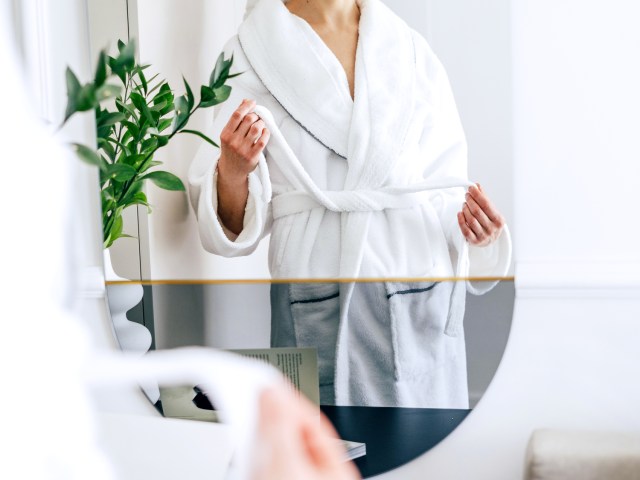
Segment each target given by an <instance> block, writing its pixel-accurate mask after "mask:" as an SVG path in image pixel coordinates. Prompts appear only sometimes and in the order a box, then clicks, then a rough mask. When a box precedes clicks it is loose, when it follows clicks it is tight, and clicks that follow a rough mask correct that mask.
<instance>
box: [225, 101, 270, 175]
mask: <svg viewBox="0 0 640 480" xmlns="http://www.w3.org/2000/svg"><path fill="white" fill-rule="evenodd" d="M255 106H256V102H255V101H254V100H248V99H245V100H243V101H242V103H241V104H240V106H239V107H238V108H237V109H236V110H235V111H234V112H233V114H232V115H231V118H229V121H228V122H227V124H226V126H225V127H224V128H223V129H222V132H221V134H220V144H221V145H220V159H219V160H218V180H219V181H224V183H226V184H227V185H236V186H239V185H244V184H246V182H247V176H248V175H249V174H250V173H251V172H253V170H255V168H256V166H257V165H258V160H259V159H260V153H262V151H263V150H264V147H265V146H266V145H267V142H268V141H269V136H270V132H269V130H268V129H267V128H266V127H265V124H264V121H263V120H262V119H261V118H260V117H259V116H258V115H256V114H255V113H253V112H252V110H253V108H255Z"/></svg>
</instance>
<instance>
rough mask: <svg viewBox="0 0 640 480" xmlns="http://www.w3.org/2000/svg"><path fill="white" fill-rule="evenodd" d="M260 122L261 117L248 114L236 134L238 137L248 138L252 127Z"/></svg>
mask: <svg viewBox="0 0 640 480" xmlns="http://www.w3.org/2000/svg"><path fill="white" fill-rule="evenodd" d="M258 120H260V117H259V116H258V115H257V114H255V113H253V112H249V113H247V114H246V115H245V116H244V118H243V119H242V122H240V125H238V129H237V130H236V132H235V133H236V135H239V136H240V137H246V136H247V133H249V129H250V128H251V126H252V125H253V124H254V123H256V122H257V121H258Z"/></svg>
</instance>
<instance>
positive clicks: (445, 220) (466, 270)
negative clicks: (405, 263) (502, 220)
mask: <svg viewBox="0 0 640 480" xmlns="http://www.w3.org/2000/svg"><path fill="white" fill-rule="evenodd" d="M414 38H415V42H416V52H417V58H416V62H417V67H418V81H419V88H420V89H421V95H422V101H423V102H424V103H425V104H426V110H427V114H426V120H425V125H424V129H423V132H422V136H421V140H420V144H421V152H423V155H422V158H423V159H424V161H425V169H424V178H425V179H427V180H429V179H438V178H441V179H445V178H446V179H451V178H456V179H460V180H463V181H466V180H468V172H467V142H466V137H465V134H464V130H463V128H462V123H461V121H460V117H459V115H458V109H457V107H456V103H455V99H454V96H453V92H452V89H451V85H450V83H449V79H448V76H447V73H446V71H445V69H444V66H443V65H442V63H441V62H440V60H439V59H438V58H437V56H436V55H435V54H434V53H433V51H432V50H431V48H430V47H429V45H428V44H427V42H426V41H425V40H424V38H422V36H421V35H419V34H417V33H416V32H414ZM465 193H466V189H465V188H452V189H446V190H441V191H438V192H437V193H435V194H434V196H433V198H432V204H433V205H434V207H435V208H436V210H437V212H438V216H439V218H440V222H441V225H442V228H443V231H444V233H445V236H446V238H447V242H448V244H449V250H450V252H451V260H452V264H453V265H454V266H456V265H462V268H457V269H456V271H457V275H460V274H461V275H462V276H464V277H502V276H505V275H506V274H507V272H508V270H509V266H510V263H511V238H510V234H509V230H508V228H507V227H506V226H505V228H504V229H503V231H502V233H501V235H500V237H499V238H498V239H497V240H496V241H495V242H493V243H492V244H491V245H488V246H486V247H476V246H473V245H469V244H468V243H467V242H466V240H465V238H464V236H463V235H462V232H461V231H460V226H459V225H458V219H457V213H458V212H459V211H460V210H461V209H462V205H463V203H464V201H465V199H464V195H465ZM461 256H463V257H466V258H461ZM460 270H462V271H460ZM493 285H494V283H489V282H474V281H471V282H467V289H468V290H469V291H470V292H471V293H473V294H482V293H485V292H486V291H488V290H489V289H491V288H492V287H493Z"/></svg>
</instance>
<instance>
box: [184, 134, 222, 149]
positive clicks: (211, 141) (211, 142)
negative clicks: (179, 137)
mask: <svg viewBox="0 0 640 480" xmlns="http://www.w3.org/2000/svg"><path fill="white" fill-rule="evenodd" d="M180 133H190V134H191V135H196V136H198V137H200V138H201V139H203V140H204V141H205V142H207V143H209V144H211V145H213V146H214V147H216V148H220V146H219V145H218V144H217V143H216V142H214V141H213V140H211V139H210V138H209V137H207V136H206V135H205V134H204V133H202V132H198V131H196V130H181V131H180Z"/></svg>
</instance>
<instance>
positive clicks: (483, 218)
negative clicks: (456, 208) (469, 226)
mask: <svg viewBox="0 0 640 480" xmlns="http://www.w3.org/2000/svg"><path fill="white" fill-rule="evenodd" d="M466 199H467V206H468V207H469V210H470V211H471V214H472V215H473V216H474V217H475V218H476V220H478V222H479V223H480V225H481V226H482V228H483V230H484V231H485V233H487V234H491V233H492V232H493V231H494V230H496V226H495V225H494V224H493V222H491V220H490V219H489V217H487V214H486V213H484V211H483V210H482V208H480V205H478V202H476V200H475V199H474V198H473V197H472V196H471V195H470V194H468V193H467V196H466Z"/></svg>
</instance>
